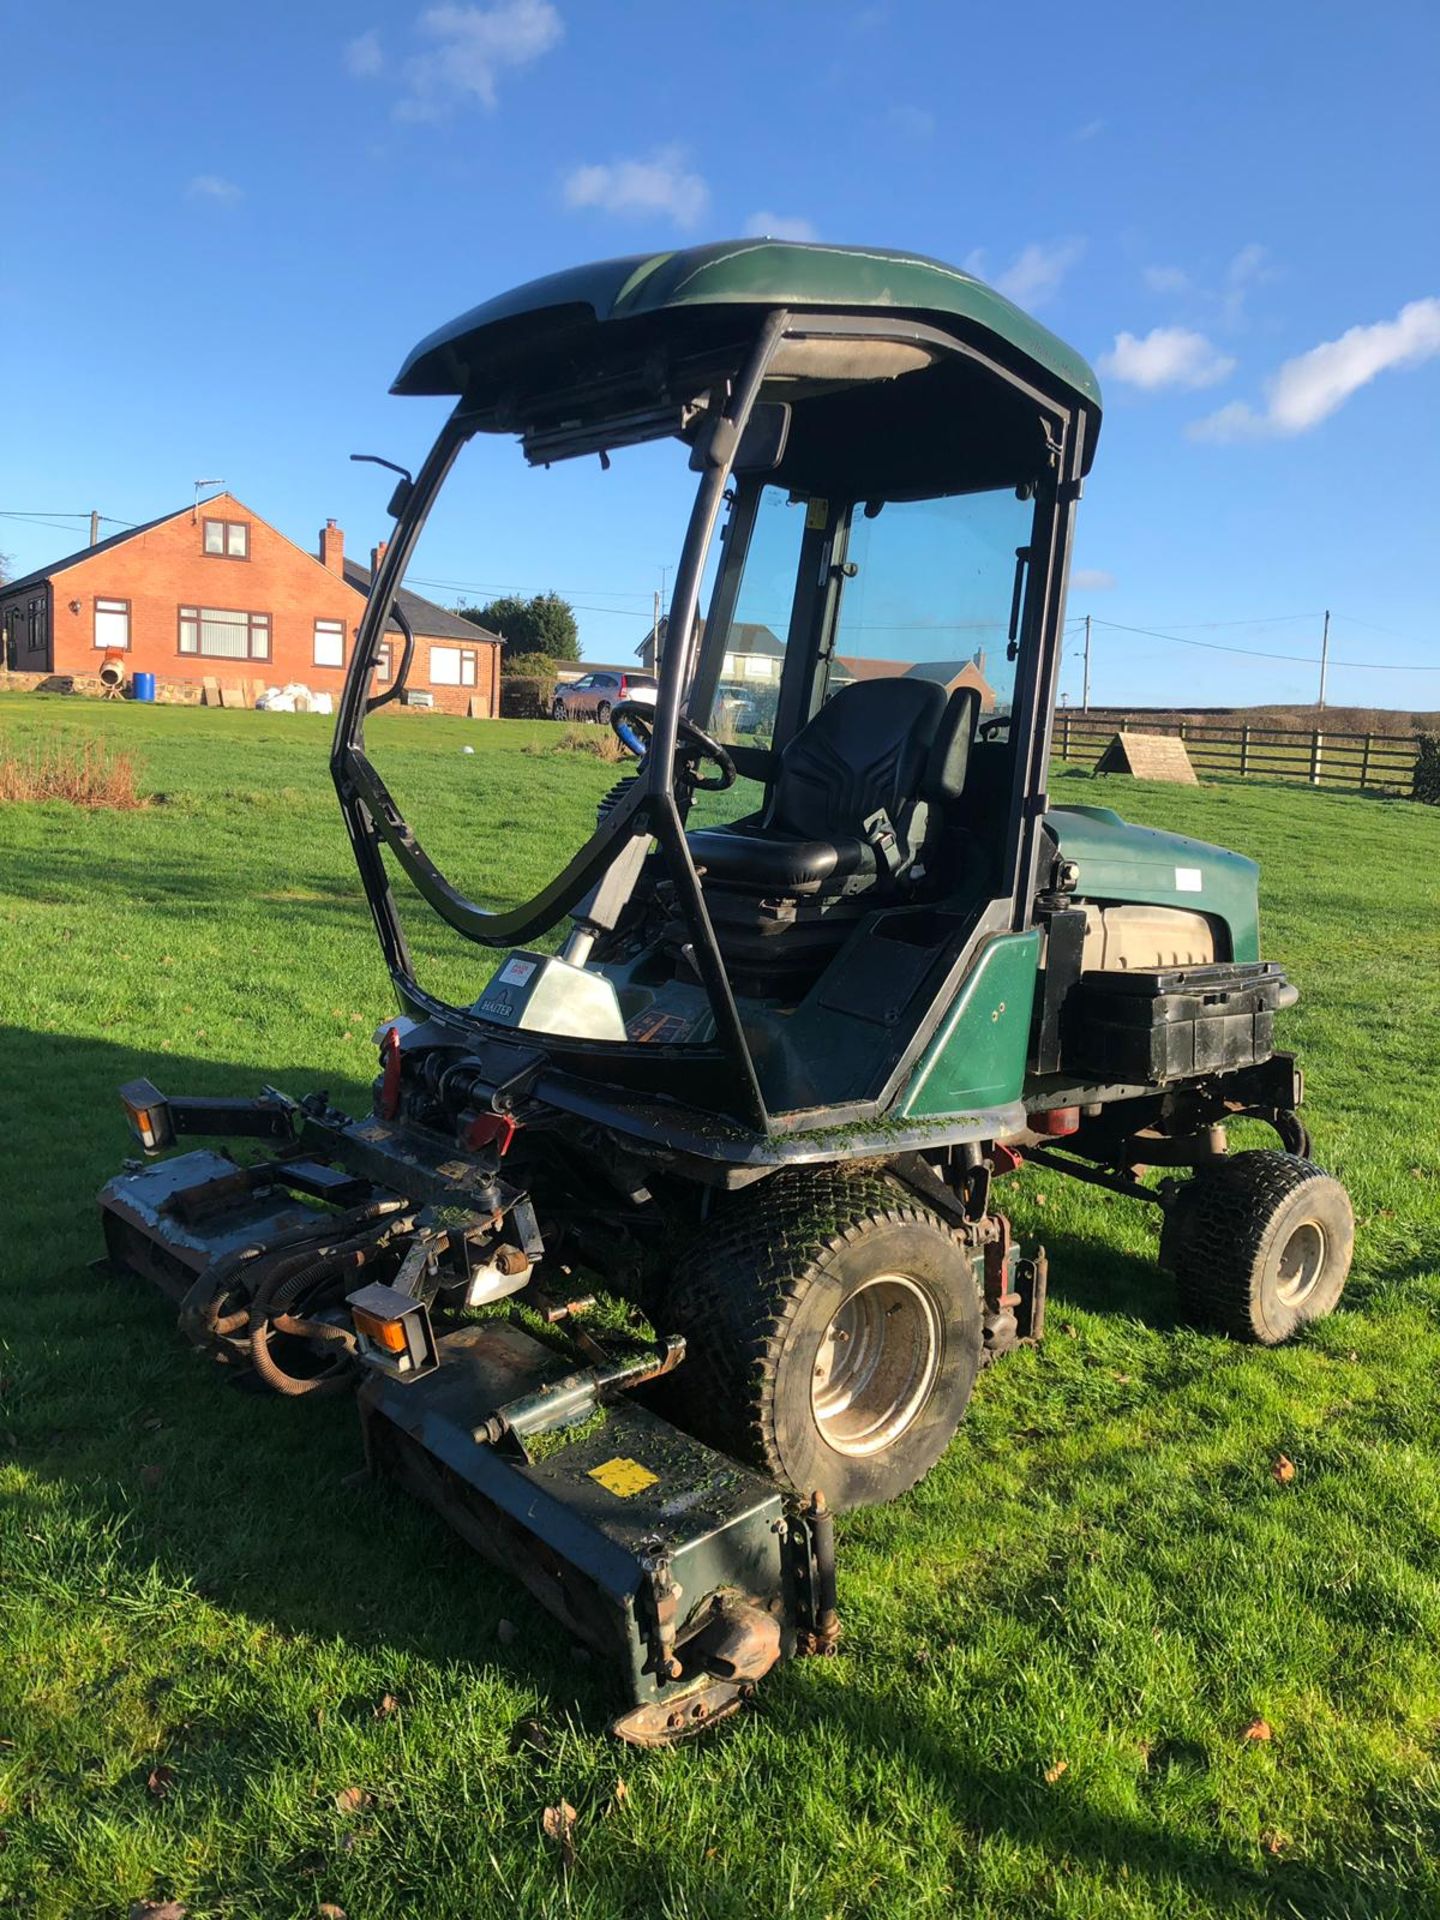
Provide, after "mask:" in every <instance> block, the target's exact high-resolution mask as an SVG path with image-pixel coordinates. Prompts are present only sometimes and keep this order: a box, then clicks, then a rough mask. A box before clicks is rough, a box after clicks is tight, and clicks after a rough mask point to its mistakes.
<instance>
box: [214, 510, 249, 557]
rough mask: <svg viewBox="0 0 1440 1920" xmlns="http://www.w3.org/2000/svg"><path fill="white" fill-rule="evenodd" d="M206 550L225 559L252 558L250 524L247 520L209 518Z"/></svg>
mask: <svg viewBox="0 0 1440 1920" xmlns="http://www.w3.org/2000/svg"><path fill="white" fill-rule="evenodd" d="M205 551H206V553H213V554H218V555H219V556H220V557H221V559H224V560H248V559H249V558H250V526H249V522H248V521H245V520H207V521H206V522H205Z"/></svg>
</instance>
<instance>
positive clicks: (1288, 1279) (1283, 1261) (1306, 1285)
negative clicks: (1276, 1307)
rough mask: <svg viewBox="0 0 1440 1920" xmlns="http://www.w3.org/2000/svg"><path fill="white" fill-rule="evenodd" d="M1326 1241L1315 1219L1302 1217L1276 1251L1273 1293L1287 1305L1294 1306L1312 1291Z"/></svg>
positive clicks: (1319, 1272)
mask: <svg viewBox="0 0 1440 1920" xmlns="http://www.w3.org/2000/svg"><path fill="white" fill-rule="evenodd" d="M1328 1247H1329V1242H1328V1241H1327V1240H1326V1238H1325V1229H1324V1228H1323V1227H1322V1226H1321V1224H1320V1222H1319V1221H1318V1220H1302V1221H1301V1222H1300V1225H1299V1226H1298V1227H1295V1228H1293V1229H1292V1230H1291V1233H1290V1237H1289V1239H1288V1240H1287V1241H1286V1242H1285V1245H1284V1247H1283V1248H1282V1250H1281V1253H1280V1272H1279V1280H1278V1282H1277V1285H1276V1292H1277V1293H1278V1294H1279V1296H1280V1298H1281V1299H1282V1300H1283V1301H1284V1302H1285V1304H1286V1306H1287V1307H1298V1306H1299V1305H1300V1303H1301V1301H1302V1300H1306V1299H1308V1298H1309V1297H1310V1295H1311V1294H1312V1293H1313V1292H1314V1291H1315V1288H1316V1285H1317V1284H1318V1282H1319V1279H1320V1276H1321V1274H1322V1273H1323V1272H1324V1271H1325V1255H1326V1253H1327V1251H1328Z"/></svg>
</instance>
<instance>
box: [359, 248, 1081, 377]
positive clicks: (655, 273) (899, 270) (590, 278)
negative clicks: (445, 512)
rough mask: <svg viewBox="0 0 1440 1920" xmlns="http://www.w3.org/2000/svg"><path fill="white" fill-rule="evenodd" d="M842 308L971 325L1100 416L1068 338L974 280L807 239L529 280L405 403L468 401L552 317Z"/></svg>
mask: <svg viewBox="0 0 1440 1920" xmlns="http://www.w3.org/2000/svg"><path fill="white" fill-rule="evenodd" d="M727 306H729V307H747V306H748V307H789V308H795V309H797V310H799V311H804V310H805V309H807V308H811V309H813V308H816V307H834V308H840V309H844V310H846V311H860V312H880V313H886V312H888V313H895V312H899V313H904V314H906V315H908V316H910V317H912V318H916V319H922V320H927V321H930V322H932V323H935V322H938V323H939V324H941V325H942V326H943V325H944V323H945V322H946V321H947V320H949V321H960V322H961V323H962V324H963V327H964V329H965V330H966V331H970V330H978V331H979V332H981V333H983V334H985V335H988V336H989V337H990V339H991V340H992V341H994V342H998V343H1000V345H1001V346H1002V347H1003V348H1004V349H1008V354H1009V356H1010V357H1014V356H1016V355H1018V356H1019V357H1020V358H1021V359H1022V360H1024V361H1027V362H1029V363H1030V365H1031V366H1032V367H1033V368H1035V369H1037V370H1038V371H1039V373H1040V374H1041V375H1042V377H1043V378H1044V380H1045V383H1046V384H1047V385H1049V384H1058V385H1059V386H1061V387H1063V388H1064V389H1066V390H1067V391H1068V393H1070V394H1071V395H1073V396H1074V397H1076V398H1077V399H1078V400H1079V401H1080V402H1081V403H1082V404H1084V405H1085V406H1088V407H1091V408H1094V409H1096V410H1097V411H1098V409H1099V406H1100V385H1099V382H1098V381H1097V380H1096V378H1095V375H1094V373H1093V372H1092V371H1091V369H1090V367H1089V366H1088V365H1087V364H1086V362H1085V361H1084V360H1083V359H1082V358H1081V357H1080V355H1079V354H1078V353H1076V352H1075V351H1074V350H1073V349H1072V348H1070V347H1068V346H1066V344H1065V342H1064V341H1063V340H1060V339H1058V338H1057V336H1056V335H1055V334H1053V333H1051V332H1050V331H1049V329H1048V328H1046V327H1042V326H1041V325H1040V324H1039V322H1038V321H1036V320H1033V319H1031V317H1030V315H1029V314H1027V313H1025V312H1023V311H1022V310H1021V309H1020V308H1019V307H1017V306H1016V305H1015V304H1014V303H1013V302H1012V301H1010V300H1007V299H1006V298H1005V297H1004V295H1003V294H1000V293H997V292H996V291H995V289H994V288H993V287H987V286H986V285H985V283H984V281H982V280H977V279H976V278H975V276H974V274H970V273H965V272H963V271H962V270H961V269H960V268H959V267H950V266H946V265H945V263H944V262H943V261H940V260H931V259H927V258H926V257H925V256H924V255H923V254H912V253H896V252H893V251H891V250H889V249H887V248H884V247H829V246H817V245H811V244H807V243H802V242H799V241H780V240H722V241H715V242H713V243H712V244H710V245H709V246H703V247H687V248H685V249H683V251H680V252H676V253H641V254H630V255H627V256H625V257H624V258H622V259H618V260H598V261H595V262H593V263H592V264H591V265H589V266H582V267H569V268H567V269H565V271H563V272H561V273H552V274H547V275H546V276H545V277H544V278H543V279H540V280H530V281H527V282H526V284H525V285H524V286H520V287H515V288H513V289H512V290H511V291H510V292H509V293H502V294H498V295H497V296H496V297H495V298H494V299H493V300H487V301H484V302H483V303H482V304H481V305H480V306H478V307H472V308H471V309H470V310H469V312H468V313H462V314H461V315H460V316H459V317H458V318H457V319H455V320H452V321H450V322H449V324H448V325H447V326H443V327H440V328H438V329H437V330H436V331H435V332H434V333H432V334H429V335H428V336H427V337H426V338H425V339H424V340H422V341H421V342H420V344H419V345H418V346H417V347H416V348H415V349H414V350H413V352H411V354H410V355H409V357H408V358H407V359H406V361H405V364H404V366H403V367H401V369H400V372H399V374H398V376H397V377H396V380H395V383H394V385H393V387H392V388H391V392H392V393H397V394H458V393H463V392H464V391H465V388H466V384H467V381H468V380H469V378H470V377H471V376H472V374H473V373H475V372H476V371H478V370H480V369H481V368H483V366H484V362H485V360H486V357H487V351H488V350H490V349H491V348H492V347H498V346H499V345H500V343H501V341H502V340H506V341H509V340H512V339H513V338H514V335H515V332H516V327H515V325H514V323H516V322H520V323H521V325H522V327H523V326H525V325H526V323H529V324H531V325H533V324H534V323H535V322H536V321H538V320H539V319H540V317H541V316H549V317H553V318H554V319H555V320H557V321H558V320H561V319H562V318H564V317H566V316H573V317H574V318H576V319H583V318H585V317H586V316H587V314H588V317H589V318H591V319H593V321H594V322H595V323H597V324H601V325H603V324H605V323H607V322H612V321H623V320H632V319H642V318H647V317H651V318H653V317H658V316H661V315H664V314H667V313H677V314H678V313H682V312H685V311H687V310H695V309H700V308H707V307H708V308H712V309H713V308H717V307H727Z"/></svg>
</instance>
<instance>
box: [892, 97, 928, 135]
mask: <svg viewBox="0 0 1440 1920" xmlns="http://www.w3.org/2000/svg"><path fill="white" fill-rule="evenodd" d="M885 123H886V125H887V126H889V127H891V128H892V129H893V130H894V131H895V132H896V133H899V134H903V135H904V136H905V138H906V139H907V140H930V139H933V138H934V134H935V116H934V114H933V113H932V112H931V111H930V109H929V108H928V107H917V106H913V105H911V104H909V103H907V102H904V101H902V102H901V103H900V104H899V105H898V106H894V107H891V108H890V110H889V112H888V113H887V114H886V115H885Z"/></svg>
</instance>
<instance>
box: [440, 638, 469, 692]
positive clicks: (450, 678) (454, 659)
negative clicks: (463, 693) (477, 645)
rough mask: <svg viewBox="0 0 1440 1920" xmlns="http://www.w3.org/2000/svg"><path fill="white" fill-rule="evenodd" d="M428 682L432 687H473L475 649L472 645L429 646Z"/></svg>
mask: <svg viewBox="0 0 1440 1920" xmlns="http://www.w3.org/2000/svg"><path fill="white" fill-rule="evenodd" d="M430 684H431V686H433V687H473V686H474V684H475V649H474V648H473V647H431V649H430Z"/></svg>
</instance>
